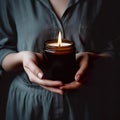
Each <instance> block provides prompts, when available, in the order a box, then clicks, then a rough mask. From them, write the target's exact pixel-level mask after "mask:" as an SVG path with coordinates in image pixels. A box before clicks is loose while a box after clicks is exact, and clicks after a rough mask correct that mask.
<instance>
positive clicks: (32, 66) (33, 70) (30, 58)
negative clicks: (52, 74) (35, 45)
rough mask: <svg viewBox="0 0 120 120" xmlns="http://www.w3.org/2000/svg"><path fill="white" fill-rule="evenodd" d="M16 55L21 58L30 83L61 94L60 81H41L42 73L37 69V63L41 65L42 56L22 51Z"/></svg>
mask: <svg viewBox="0 0 120 120" xmlns="http://www.w3.org/2000/svg"><path fill="white" fill-rule="evenodd" d="M18 54H19V56H21V58H22V59H21V60H22V64H23V68H24V70H25V72H26V73H27V75H28V77H29V80H30V81H31V82H33V83H36V84H38V85H40V86H41V87H43V88H45V89H47V90H49V91H52V92H55V93H59V94H63V90H61V89H59V88H60V86H62V82H61V81H52V80H47V79H43V71H42V70H41V69H40V67H38V63H41V64H42V63H43V55H42V54H40V53H34V52H30V51H22V52H19V53H18Z"/></svg>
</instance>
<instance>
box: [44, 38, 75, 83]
mask: <svg viewBox="0 0 120 120" xmlns="http://www.w3.org/2000/svg"><path fill="white" fill-rule="evenodd" d="M76 71H77V64H76V59H75V47H74V43H73V42H72V41H68V40H65V39H64V40H62V43H61V45H58V44H57V39H54V40H47V41H46V42H45V45H44V70H43V72H44V78H45V79H51V80H61V81H62V82H63V83H69V82H72V81H74V76H75V73H76Z"/></svg>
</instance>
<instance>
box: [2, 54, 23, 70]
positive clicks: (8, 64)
mask: <svg viewBox="0 0 120 120" xmlns="http://www.w3.org/2000/svg"><path fill="white" fill-rule="evenodd" d="M2 68H3V69H4V70H5V71H6V72H10V71H18V70H20V69H21V68H22V58H21V55H20V54H19V53H11V54H8V55H7V56H6V57H5V58H4V60H3V62H2Z"/></svg>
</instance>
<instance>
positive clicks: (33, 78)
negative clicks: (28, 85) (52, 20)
mask: <svg viewBox="0 0 120 120" xmlns="http://www.w3.org/2000/svg"><path fill="white" fill-rule="evenodd" d="M26 72H27V74H28V77H29V79H30V81H31V82H34V83H37V84H38V85H43V86H49V87H58V86H61V85H63V84H62V82H61V81H53V80H46V79H40V78H38V77H37V76H36V75H34V74H33V73H32V72H31V71H30V70H29V69H28V68H26Z"/></svg>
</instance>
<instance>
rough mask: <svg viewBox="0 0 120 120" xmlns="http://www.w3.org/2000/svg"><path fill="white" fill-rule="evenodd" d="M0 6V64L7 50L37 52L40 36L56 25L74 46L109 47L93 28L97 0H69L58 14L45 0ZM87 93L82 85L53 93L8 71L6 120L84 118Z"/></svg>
mask: <svg viewBox="0 0 120 120" xmlns="http://www.w3.org/2000/svg"><path fill="white" fill-rule="evenodd" d="M1 3H2V4H1ZM1 5H2V6H1ZM89 6H91V7H89ZM0 8H3V9H0V15H1V17H0V22H1V23H2V24H1V25H0V34H1V37H0V56H1V57H0V64H2V60H3V59H4V57H5V56H6V55H8V54H10V53H14V52H19V51H34V52H40V53H42V52H43V48H44V46H43V45H44V41H45V40H47V39H53V38H57V36H58V31H59V30H60V31H61V32H62V37H63V38H66V39H68V40H72V41H74V43H75V47H76V52H83V51H94V52H98V53H99V52H110V53H111V49H110V48H109V47H108V45H107V44H108V38H107V37H105V38H104V36H103V35H100V34H99V33H100V32H98V31H99V30H100V29H101V26H98V25H97V22H98V23H99V22H100V21H99V20H98V18H99V17H100V14H101V11H102V10H101V8H102V0H93V1H92V2H90V0H70V1H69V4H68V6H67V9H66V11H65V12H64V14H63V16H62V18H61V19H59V18H58V17H57V16H56V14H55V12H54V11H53V9H52V7H51V5H50V4H49V1H48V0H4V1H2V0H0ZM101 16H102V15H101ZM101 21H102V19H101ZM103 24H104V23H103ZM96 26H97V30H98V31H97V30H96ZM104 30H105V29H104ZM92 32H93V33H95V34H94V37H93V33H92ZM96 39H97V42H96ZM90 40H91V41H90ZM99 40H101V41H100V42H99ZM102 40H103V41H102ZM105 40H106V41H105ZM99 43H100V44H99ZM14 74H15V73H14ZM6 76H7V75H6ZM7 79H10V78H9V75H8V78H7ZM86 95H87V86H83V87H81V88H80V89H78V90H75V91H72V92H65V94H64V95H59V94H56V93H52V92H50V91H48V90H45V89H43V88H41V87H40V86H38V85H36V84H34V83H31V82H30V81H29V79H28V77H27V75H26V74H25V72H24V71H21V72H20V73H19V74H17V73H16V74H15V76H14V77H12V83H11V86H10V90H9V96H8V102H7V108H6V120H89V116H88V110H87V96H86Z"/></svg>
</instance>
